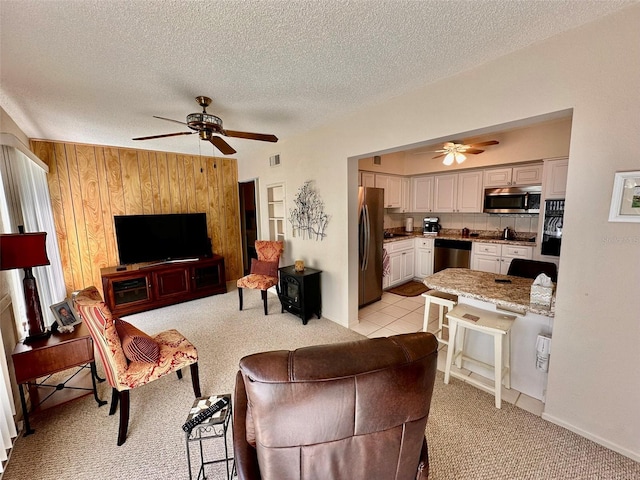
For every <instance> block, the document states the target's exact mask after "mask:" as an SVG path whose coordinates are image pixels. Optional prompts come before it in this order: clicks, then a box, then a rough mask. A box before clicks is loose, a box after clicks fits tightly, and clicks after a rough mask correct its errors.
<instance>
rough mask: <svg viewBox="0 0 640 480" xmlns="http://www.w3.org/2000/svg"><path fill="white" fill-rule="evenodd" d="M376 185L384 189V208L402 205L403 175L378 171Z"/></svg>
mask: <svg viewBox="0 0 640 480" xmlns="http://www.w3.org/2000/svg"><path fill="white" fill-rule="evenodd" d="M375 186H376V188H383V189H384V208H400V207H401V206H402V177H400V176H397V175H381V174H378V173H376V176H375Z"/></svg>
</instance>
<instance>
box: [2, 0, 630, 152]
mask: <svg viewBox="0 0 640 480" xmlns="http://www.w3.org/2000/svg"><path fill="white" fill-rule="evenodd" d="M636 1H637V0H631V1H626V0H620V1H618V0H606V1H605V0H597V1H590V0H581V1H578V0H544V1H516V0H511V1H508V0H506V1H505V0H503V1H485V0H478V1H469V0H465V1H457V0H447V1H436V0H423V1H402V0H397V1H382V0H370V1H339V2H338V1H334V0H325V1H319V0H317V1H304V0H302V1H295V2H294V1H271V0H267V1H260V2H258V1H180V0H162V1H160V0H156V1H152V0H146V1H102V0H98V1H94V0H91V1H89V0H84V1H80V0H76V1H70V0H63V1H60V0H58V1H50V0H19V1H15V0H0V62H1V63H0V105H1V106H2V107H3V108H4V109H5V111H6V112H7V113H8V114H9V115H10V116H11V117H12V118H13V119H14V120H15V122H16V123H17V124H18V126H19V127H20V128H21V129H22V130H23V131H24V132H25V133H26V134H27V135H28V136H29V137H31V138H43V139H51V140H63V141H73V142H80V143H91V144H103V145H115V146H127V147H135V148H144V149H151V150H161V151H171V152H179V153H193V154H198V153H202V154H211V146H210V144H208V143H204V142H200V141H199V140H198V138H197V136H196V135H191V136H181V137H173V138H165V139H159V140H150V141H144V142H133V141H132V140H131V138H132V137H138V136H146V135H157V134H163V133H171V132H180V131H187V129H186V127H184V128H183V127H180V126H179V125H177V124H174V123H170V122H166V121H163V120H159V119H155V118H153V117H152V116H153V115H158V116H162V117H167V118H172V119H176V120H180V121H184V119H185V117H186V115H187V114H188V113H192V112H198V111H200V108H199V107H198V105H197V104H196V102H195V100H194V97H195V96H197V95H206V96H209V97H211V98H213V105H212V107H210V108H209V113H213V114H215V115H218V116H219V117H221V118H222V119H223V121H224V126H225V128H228V129H231V130H243V131H251V132H260V133H273V134H275V135H277V136H278V137H279V138H280V139H286V138H287V137H290V136H292V135H294V134H297V133H301V132H304V131H306V130H309V129H311V128H313V127H316V126H319V125H322V124H325V123H328V122H330V121H331V119H332V118H333V117H335V116H340V115H344V114H347V113H348V112H350V111H353V110H355V109H358V108H361V107H363V106H365V105H368V104H371V103H374V102H379V101H381V100H384V99H387V98H390V97H393V96H396V95H398V94H401V93H403V92H405V91H407V90H410V89H412V88H415V87H417V86H420V85H424V84H428V83H431V82H434V81H437V80H439V79H442V78H446V77H448V76H451V75H454V74H456V73H458V72H461V71H464V70H467V69H470V68H472V67H474V66H476V65H479V64H482V63H485V62H487V61H489V60H491V59H494V58H496V57H499V56H502V55H505V54H507V53H509V52H512V51H515V50H518V49H520V48H523V47H525V46H527V45H530V44H532V43H535V42H538V41H541V40H543V39H545V38H548V37H550V36H553V35H555V34H557V33H559V32H562V31H564V30H568V29H571V28H575V27H577V26H579V25H581V24H584V23H587V22H590V21H592V20H594V19H596V18H598V17H600V16H603V15H607V14H609V13H611V12H613V11H615V10H617V9H619V8H622V7H624V6H626V5H629V4H631V3H636ZM227 141H228V143H229V144H230V145H232V146H233V147H234V148H235V149H236V150H238V154H237V155H236V156H237V157H238V158H243V157H247V156H249V155H250V153H251V152H252V151H255V149H256V148H257V147H261V146H262V145H260V143H261V142H256V141H251V140H240V139H235V138H233V139H229V138H227ZM201 144H202V145H201Z"/></svg>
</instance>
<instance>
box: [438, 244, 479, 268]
mask: <svg viewBox="0 0 640 480" xmlns="http://www.w3.org/2000/svg"><path fill="white" fill-rule="evenodd" d="M434 247H435V248H434V256H433V273H436V272H439V271H440V270H444V269H445V268H469V267H470V266H471V242H470V241H468V240H447V239H444V238H436V239H435V242H434Z"/></svg>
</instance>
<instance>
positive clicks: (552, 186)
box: [543, 158, 569, 199]
mask: <svg viewBox="0 0 640 480" xmlns="http://www.w3.org/2000/svg"><path fill="white" fill-rule="evenodd" d="M568 169H569V159H567V158H563V159H557V160H555V159H554V160H545V162H544V183H543V191H544V198H545V199H548V198H565V196H566V194H567V171H568Z"/></svg>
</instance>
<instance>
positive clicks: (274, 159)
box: [269, 154, 280, 167]
mask: <svg viewBox="0 0 640 480" xmlns="http://www.w3.org/2000/svg"><path fill="white" fill-rule="evenodd" d="M269 165H271V166H272V167H275V166H277V165H280V155H279V154H278V155H273V156H271V157H269Z"/></svg>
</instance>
